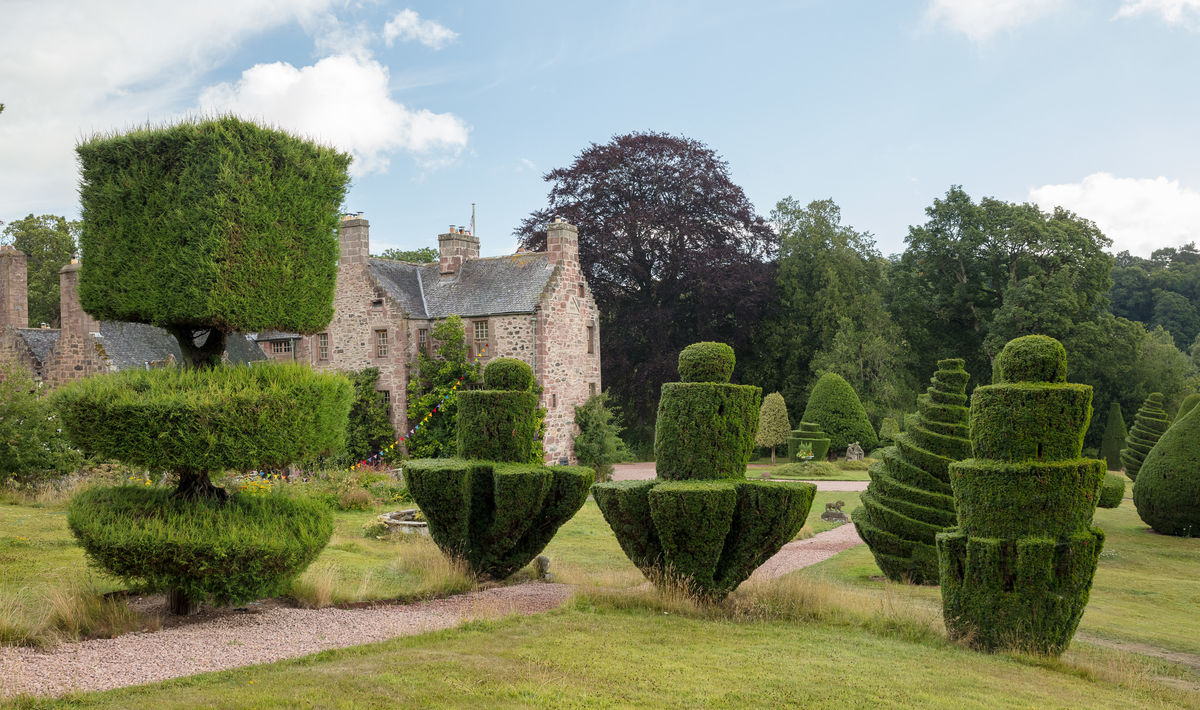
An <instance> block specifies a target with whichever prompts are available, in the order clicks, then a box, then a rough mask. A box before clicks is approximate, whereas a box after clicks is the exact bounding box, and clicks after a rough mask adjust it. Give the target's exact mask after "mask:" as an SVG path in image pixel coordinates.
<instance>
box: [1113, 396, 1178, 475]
mask: <svg viewBox="0 0 1200 710" xmlns="http://www.w3.org/2000/svg"><path fill="white" fill-rule="evenodd" d="M1170 426H1171V415H1169V414H1167V410H1165V409H1163V396H1162V394H1161V393H1159V392H1151V393H1150V396H1149V397H1147V398H1146V401H1145V402H1143V403H1142V406H1141V409H1138V411H1137V414H1136V415H1134V417H1133V427H1132V428H1131V429H1130V430H1129V436H1127V437H1126V438H1125V448H1123V449H1121V463H1123V464H1125V475H1126V476H1129V480H1131V481H1135V482H1136V481H1137V477H1138V471H1140V470H1141V468H1142V462H1143V461H1145V460H1146V455H1147V454H1149V453H1150V450H1151V449H1153V448H1154V445H1155V444H1157V443H1158V440H1159V438H1160V437H1161V436H1162V435H1163V434H1164V433H1165V432H1166V431H1167V429H1168V428H1170Z"/></svg>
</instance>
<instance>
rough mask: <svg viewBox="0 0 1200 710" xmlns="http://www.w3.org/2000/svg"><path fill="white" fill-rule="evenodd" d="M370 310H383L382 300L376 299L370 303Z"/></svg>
mask: <svg viewBox="0 0 1200 710" xmlns="http://www.w3.org/2000/svg"><path fill="white" fill-rule="evenodd" d="M371 308H383V299H382V298H376V299H375V300H374V301H371Z"/></svg>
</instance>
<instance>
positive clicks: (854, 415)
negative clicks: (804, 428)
mask: <svg viewBox="0 0 1200 710" xmlns="http://www.w3.org/2000/svg"><path fill="white" fill-rule="evenodd" d="M801 421H804V422H812V423H814V424H816V425H817V426H819V427H821V430H822V431H824V432H825V433H826V434H828V436H829V441H830V444H829V445H830V448H831V449H833V450H834V451H845V450H846V447H847V446H849V445H851V444H853V443H854V442H856V441H857V442H858V443H859V444H860V445H861V446H862V447H863V451H872V450H874V449H876V448H878V446H879V437H877V436H876V435H875V428H874V427H872V426H871V420H870V419H868V418H867V410H866V409H864V408H863V405H862V402H861V401H859V399H858V395H857V394H856V393H855V392H854V388H853V387H851V386H850V383H849V382H847V381H846V380H844V379H842V376H841V375H838V374H836V373H833V372H827V373H825V374H824V375H821V379H819V380H817V384H816V385H814V386H813V391H812V394H810V395H809V396H808V406H806V407H805V408H804V416H803V417H802V418H801Z"/></svg>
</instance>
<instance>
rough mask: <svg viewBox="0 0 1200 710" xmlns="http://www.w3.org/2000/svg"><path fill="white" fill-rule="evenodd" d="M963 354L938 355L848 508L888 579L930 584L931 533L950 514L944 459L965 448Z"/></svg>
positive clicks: (949, 521)
mask: <svg viewBox="0 0 1200 710" xmlns="http://www.w3.org/2000/svg"><path fill="white" fill-rule="evenodd" d="M964 368H965V361H964V360H961V359H951V360H939V361H938V369H937V371H936V372H935V373H934V375H933V377H932V378H931V379H930V382H931V385H930V387H929V389H928V390H927V391H926V393H925V394H923V395H921V396H919V397H918V398H917V410H918V411H917V414H915V415H912V416H910V417H908V420H907V423H908V426H907V427H905V429H906V430H905V431H904V432H902V433H901V432H897V433H896V434H894V435H893V438H894V439H895V442H896V445H895V446H893V447H890V448H887V449H884V450H883V451H882V452H881V453H880V454H878V456H879V457H880V459H881V460H880V461H878V462H876V463H873V464H871V466H870V468H869V469H868V472H869V473H870V476H871V483H870V484H869V485H868V486H867V490H866V491H865V492H864V493H863V494H862V496H861V500H862V503H863V505H862V507H861V508H856V509H855V510H854V512H853V513H851V519H852V520H853V521H854V526H855V527H856V528H857V529H858V534H859V536H860V537H862V539H863V541H865V542H866V543H867V546H868V547H870V548H871V554H873V555H874V556H875V563H876V564H877V565H879V569H881V570H882V571H883V573H884V574H885V575H887V577H888V578H889V579H892V580H895V581H904V582H911V583H913V584H937V582H938V558H937V548H936V546H935V540H934V538H935V537H936V536H937V533H939V532H941V531H942V530H945V529H946V528H947V527H950V526H953V525H954V524H955V523H956V522H957V517H956V516H955V512H954V498H953V497H951V488H950V474H949V467H950V464H951V463H953V462H954V461H958V460H961V459H964V458H966V457H968V456H970V454H971V440H970V439H969V438H968V434H969V432H968V429H967V406H966V405H967V395H966V391H967V378H968V377H969V375H968V374H967V371H966V369H964Z"/></svg>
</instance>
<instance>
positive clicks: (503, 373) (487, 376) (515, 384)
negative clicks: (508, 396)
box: [483, 357, 533, 392]
mask: <svg viewBox="0 0 1200 710" xmlns="http://www.w3.org/2000/svg"><path fill="white" fill-rule="evenodd" d="M483 387H484V389H489V390H517V391H518V392H529V391H532V390H533V368H531V367H530V366H529V364H528V363H526V362H525V361H524V360H518V359H516V358H513V357H498V358H496V359H495V360H492V361H491V362H489V363H488V364H487V367H485V368H483Z"/></svg>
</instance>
